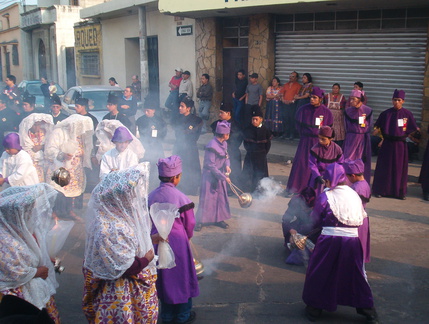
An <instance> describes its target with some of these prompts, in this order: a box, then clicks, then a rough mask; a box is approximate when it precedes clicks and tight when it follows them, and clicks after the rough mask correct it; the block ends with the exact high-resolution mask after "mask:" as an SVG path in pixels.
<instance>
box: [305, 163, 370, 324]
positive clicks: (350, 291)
mask: <svg viewBox="0 0 429 324" xmlns="http://www.w3.org/2000/svg"><path fill="white" fill-rule="evenodd" d="M324 178H325V180H326V186H327V187H328V188H329V190H325V191H324V192H322V193H321V194H320V195H319V197H317V198H316V203H315V206H314V209H313V212H312V213H311V217H312V219H313V225H314V227H315V228H316V227H321V228H322V233H321V234H320V236H319V238H318V239H317V242H316V246H315V248H314V251H313V254H312V255H311V256H310V260H309V263H308V268H307V274H306V278H305V283H304V290H303V293H302V298H303V300H304V303H305V304H306V305H307V306H306V308H305V313H306V315H307V317H308V319H309V320H310V321H314V320H316V319H317V318H318V317H320V315H321V313H322V310H326V311H328V312H333V311H335V310H336V309H337V305H343V306H351V307H355V308H356V311H357V313H358V314H361V315H364V316H365V317H366V319H367V323H378V319H377V313H376V311H375V308H374V301H373V297H372V292H371V288H370V287H369V284H368V281H367V278H366V274H365V270H364V266H363V252H362V246H361V243H360V240H359V237H358V227H359V226H361V225H362V223H363V219H364V218H365V217H366V212H365V210H364V209H363V207H362V202H361V200H360V198H359V196H358V194H357V193H356V192H355V191H354V190H353V189H351V188H350V187H349V186H347V185H346V179H347V178H346V175H345V172H344V168H343V167H342V166H341V165H340V164H337V163H332V164H330V165H328V167H327V169H326V171H325V174H324Z"/></svg>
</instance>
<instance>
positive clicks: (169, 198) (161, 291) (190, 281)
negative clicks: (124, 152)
mask: <svg viewBox="0 0 429 324" xmlns="http://www.w3.org/2000/svg"><path fill="white" fill-rule="evenodd" d="M148 202H149V207H150V206H151V205H153V204H154V203H157V202H159V203H170V204H174V205H176V206H177V208H179V212H180V217H179V218H176V220H175V221H174V224H173V228H172V229H171V232H170V235H169V236H168V241H169V244H170V246H171V248H172V249H173V252H174V256H175V258H176V266H175V267H174V268H172V269H159V270H158V279H157V281H156V289H157V291H158V296H159V298H160V299H161V301H163V302H164V303H167V304H183V303H187V302H188V300H189V298H192V297H196V296H198V295H199V293H200V292H199V287H198V279H197V274H196V272H195V264H194V258H193V256H192V252H191V247H190V245H189V240H190V239H191V238H192V235H193V230H194V227H195V217H194V211H193V208H194V203H193V202H191V201H190V200H189V198H188V197H186V195H185V194H183V193H182V192H180V191H179V190H178V189H177V188H176V187H175V186H174V184H172V183H164V182H161V184H160V185H159V187H158V188H156V189H155V190H154V191H152V192H151V193H150V194H149V197H148ZM157 232H158V231H157V230H156V228H155V227H153V228H152V234H155V233H157ZM155 249H156V250H157V249H158V245H155Z"/></svg>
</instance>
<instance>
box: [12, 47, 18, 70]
mask: <svg viewBox="0 0 429 324" xmlns="http://www.w3.org/2000/svg"><path fill="white" fill-rule="evenodd" d="M12 64H13V65H19V54H18V45H12Z"/></svg>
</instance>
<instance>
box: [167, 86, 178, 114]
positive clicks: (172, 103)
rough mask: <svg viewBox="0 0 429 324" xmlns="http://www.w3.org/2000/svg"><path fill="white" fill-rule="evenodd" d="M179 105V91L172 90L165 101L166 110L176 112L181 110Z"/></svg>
mask: <svg viewBox="0 0 429 324" xmlns="http://www.w3.org/2000/svg"><path fill="white" fill-rule="evenodd" d="M179 104H180V102H179V90H171V91H170V94H169V95H168V98H167V100H166V101H165V108H168V109H170V110H172V111H176V110H178V109H179Z"/></svg>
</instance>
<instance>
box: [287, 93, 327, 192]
mask: <svg viewBox="0 0 429 324" xmlns="http://www.w3.org/2000/svg"><path fill="white" fill-rule="evenodd" d="M323 97H324V93H323V90H322V89H320V88H318V87H313V90H312V92H311V96H310V103H309V104H306V105H304V106H301V107H300V108H299V109H298V111H297V112H296V115H295V122H296V130H297V131H298V133H299V136H300V140H299V144H298V148H297V150H296V154H295V157H294V159H293V164H292V170H291V172H290V175H289V180H288V183H287V187H286V192H287V193H288V194H292V193H298V192H301V191H302V190H303V189H304V188H305V187H307V185H308V183H309V180H310V175H311V170H310V168H309V166H308V161H309V156H310V149H311V148H312V147H313V146H314V145H315V144H317V142H318V140H319V137H318V133H319V128H320V127H322V126H325V125H327V126H332V124H333V122H334V119H333V116H332V113H331V111H330V110H329V109H328V108H326V106H325V105H323V104H322V100H323Z"/></svg>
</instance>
